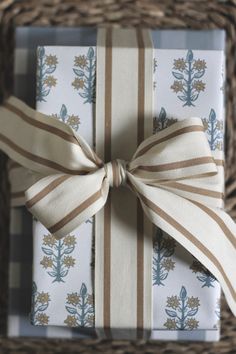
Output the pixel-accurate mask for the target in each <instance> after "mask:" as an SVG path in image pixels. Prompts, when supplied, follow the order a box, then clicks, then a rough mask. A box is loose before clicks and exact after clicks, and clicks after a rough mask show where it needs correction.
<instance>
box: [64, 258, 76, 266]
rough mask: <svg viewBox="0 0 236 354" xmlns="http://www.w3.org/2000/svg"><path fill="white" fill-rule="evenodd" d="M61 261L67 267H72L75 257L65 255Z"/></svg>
mask: <svg viewBox="0 0 236 354" xmlns="http://www.w3.org/2000/svg"><path fill="white" fill-rule="evenodd" d="M62 262H63V264H64V265H65V266H66V267H67V268H70V267H74V265H75V259H74V258H73V257H71V256H65V257H64V258H63V261H62Z"/></svg>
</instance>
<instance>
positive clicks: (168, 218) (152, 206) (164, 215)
mask: <svg viewBox="0 0 236 354" xmlns="http://www.w3.org/2000/svg"><path fill="white" fill-rule="evenodd" d="M132 188H133V187H132ZM133 189H134V188H133ZM139 197H140V199H141V200H142V202H143V203H144V204H145V205H146V206H147V207H148V208H150V209H151V210H152V211H154V212H155V213H156V214H157V215H158V216H160V217H161V218H162V219H163V220H165V221H166V222H167V223H168V224H170V225H171V226H173V227H174V228H175V229H176V230H177V231H179V232H180V233H181V234H182V235H183V236H184V237H185V238H187V239H188V240H189V241H190V242H192V244H193V245H194V246H195V247H197V248H198V249H199V250H200V251H201V252H202V253H203V254H204V255H205V256H206V257H207V258H208V259H209V260H210V261H211V262H212V263H213V264H214V265H215V267H216V268H217V269H218V271H219V272H220V273H221V275H222V277H223V278H224V280H225V282H226V284H227V286H228V289H229V291H230V293H231V295H232V297H233V299H234V301H236V292H235V290H234V288H233V286H232V284H231V282H230V280H229V278H228V277H227V274H226V273H225V271H224V268H223V267H222V265H221V264H220V262H219V261H218V259H217V258H216V257H215V256H214V255H213V254H212V253H211V252H210V251H209V249H208V248H207V247H205V246H204V245H203V244H202V243H201V242H200V241H199V240H198V239H197V238H196V237H195V236H194V235H193V234H191V233H190V232H189V231H188V230H187V229H185V228H184V227H183V226H182V225H181V224H179V223H178V222H177V221H176V220H175V219H173V218H172V217H171V216H170V215H168V214H167V213H166V212H165V211H164V210H162V209H161V208H159V207H158V206H157V205H156V204H154V203H153V202H152V201H151V200H149V199H147V198H146V197H144V196H143V195H140V194H139Z"/></svg>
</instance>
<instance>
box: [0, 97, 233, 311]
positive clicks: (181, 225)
mask: <svg viewBox="0 0 236 354" xmlns="http://www.w3.org/2000/svg"><path fill="white" fill-rule="evenodd" d="M0 148H1V150H3V151H4V152H5V153H6V154H8V156H9V157H10V158H11V159H13V160H14V161H17V162H18V163H19V164H20V165H22V166H24V167H25V168H26V169H27V171H28V172H27V173H26V174H25V176H26V178H28V183H26V185H27V184H28V185H30V184H31V183H32V181H35V180H37V182H36V183H34V184H33V185H32V186H31V187H30V188H29V189H27V190H26V192H25V202H26V206H27V207H28V209H29V210H30V211H31V213H32V214H33V215H34V216H35V217H36V218H37V219H38V220H40V221H41V222H42V223H43V224H44V225H45V227H46V228H47V229H48V230H49V231H50V232H51V233H53V234H54V235H55V236H56V237H57V238H61V237H63V236H65V235H66V234H68V233H70V232H71V231H73V230H74V229H75V228H76V227H77V226H78V225H79V224H81V223H83V222H84V221H86V220H87V219H88V218H90V217H92V216H93V215H94V214H96V213H97V212H98V211H99V210H100V209H101V208H102V207H103V206H104V204H105V203H106V200H107V197H108V193H109V188H110V187H119V186H120V185H126V186H127V187H128V188H130V189H131V190H132V191H133V192H134V193H135V194H136V195H137V197H138V198H139V200H140V201H141V204H142V207H143V210H144V212H145V213H146V215H147V216H148V218H149V219H150V220H151V222H152V223H153V224H155V225H157V226H158V227H160V228H161V229H163V230H164V231H165V232H167V233H168V234H170V235H171V236H172V237H174V238H175V239H176V240H177V241H178V242H179V243H180V244H182V245H183V246H184V247H185V248H186V249H187V250H188V251H189V252H190V253H192V254H193V255H194V256H195V257H196V258H197V259H198V260H199V261H200V262H202V263H203V265H204V266H205V267H207V268H208V269H209V270H210V271H211V272H212V274H213V275H214V276H215V277H216V278H217V279H218V280H219V282H220V284H221V286H222V288H223V290H224V293H225V295H226V298H227V301H228V304H229V306H230V308H231V310H232V312H233V313H234V314H235V315H236V277H235V263H236V251H235V247H236V238H235V236H236V225H235V223H234V221H233V220H232V219H231V218H230V216H229V215H227V214H226V213H225V212H224V211H223V210H222V209H221V207H222V205H223V201H222V193H221V192H220V190H221V185H220V182H219V181H220V178H219V172H218V168H220V166H222V160H215V159H214V158H213V156H212V152H211V151H210V148H209V145H208V142H207V139H206V136H205V133H204V129H203V125H202V121H201V119H200V118H189V119H185V120H183V121H180V122H177V123H175V124H173V125H172V126H170V127H169V128H167V129H165V130H163V131H160V132H159V133H157V134H155V135H153V136H151V137H149V138H148V139H146V140H144V141H143V142H142V143H141V144H140V145H139V147H138V149H137V151H136V152H135V153H134V155H133V158H132V159H131V161H129V162H127V161H122V160H114V161H111V162H108V163H106V164H105V163H103V162H102V161H101V160H100V159H99V157H98V156H97V155H96V154H95V152H94V151H93V150H92V149H91V148H90V147H89V146H88V144H87V143H86V142H85V141H84V140H83V139H82V138H81V137H80V136H79V135H78V134H76V133H75V132H74V131H73V130H72V129H71V128H70V127H69V126H67V125H66V124H64V123H62V122H60V121H57V120H55V119H53V118H51V117H49V116H46V115H44V114H41V113H38V112H36V111H35V110H32V109H31V108H29V107H28V106H27V105H26V104H24V103H23V102H21V101H19V100H18V99H16V98H14V97H11V98H9V99H8V100H7V101H6V102H5V103H4V105H3V106H1V107H0ZM122 207H124V206H121V208H122Z"/></svg>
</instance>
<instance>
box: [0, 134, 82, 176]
mask: <svg viewBox="0 0 236 354" xmlns="http://www.w3.org/2000/svg"><path fill="white" fill-rule="evenodd" d="M0 141H2V142H3V143H4V144H6V145H7V146H8V147H10V148H11V149H12V150H13V151H15V152H17V153H18V154H19V155H21V156H23V157H25V158H26V159H28V160H31V161H33V162H36V163H38V164H40V165H44V166H47V167H50V168H52V169H54V170H57V171H60V172H63V173H68V174H71V175H78V174H85V173H87V171H75V170H71V169H68V168H66V167H64V166H61V165H59V164H58V163H56V162H54V161H50V160H47V159H45V158H43V157H40V156H37V155H33V154H31V153H30V152H29V151H26V150H24V149H22V148H21V147H20V146H18V145H16V144H15V143H13V142H12V141H11V140H10V139H8V138H7V137H5V136H4V135H2V134H0Z"/></svg>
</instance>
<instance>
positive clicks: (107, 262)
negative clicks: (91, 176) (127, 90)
mask: <svg viewBox="0 0 236 354" xmlns="http://www.w3.org/2000/svg"><path fill="white" fill-rule="evenodd" d="M105 73H106V74H105V127H104V129H105V139H104V157H105V161H106V162H109V161H111V114H112V108H111V98H112V29H108V30H106V53H105ZM103 271H104V299H103V301H104V303H103V309H104V313H103V325H104V330H105V333H106V336H107V338H110V337H111V332H110V326H111V195H109V196H108V200H107V202H106V205H105V208H104V270H103Z"/></svg>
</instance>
